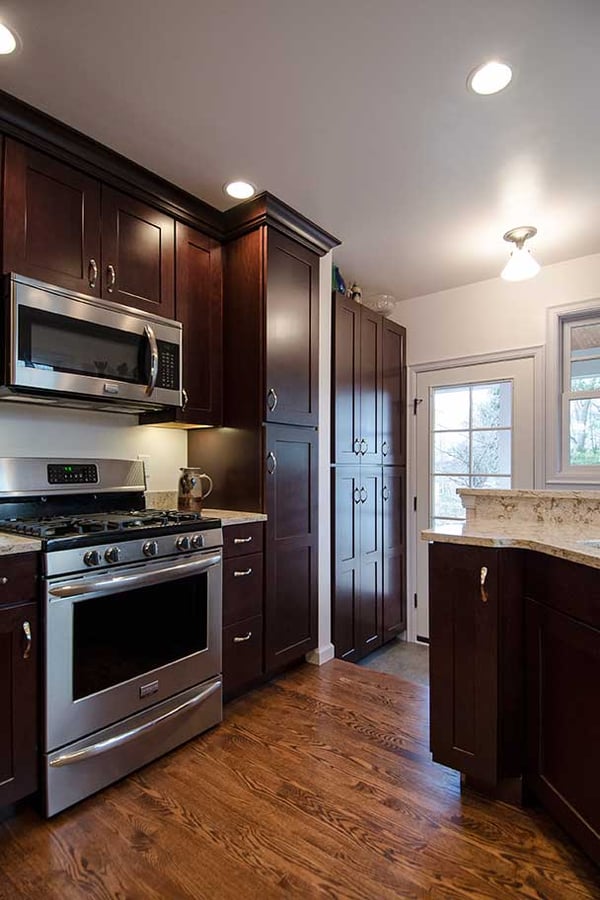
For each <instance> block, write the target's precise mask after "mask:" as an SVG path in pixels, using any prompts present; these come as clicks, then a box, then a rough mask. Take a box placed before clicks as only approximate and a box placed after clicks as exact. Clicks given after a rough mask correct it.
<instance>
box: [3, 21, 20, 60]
mask: <svg viewBox="0 0 600 900" xmlns="http://www.w3.org/2000/svg"><path fill="white" fill-rule="evenodd" d="M16 49H17V36H16V34H15V33H14V31H11V30H10V28H9V27H8V25H3V24H2V23H1V22H0V55H2V56H7V55H8V54H9V53H14V52H15V50H16Z"/></svg>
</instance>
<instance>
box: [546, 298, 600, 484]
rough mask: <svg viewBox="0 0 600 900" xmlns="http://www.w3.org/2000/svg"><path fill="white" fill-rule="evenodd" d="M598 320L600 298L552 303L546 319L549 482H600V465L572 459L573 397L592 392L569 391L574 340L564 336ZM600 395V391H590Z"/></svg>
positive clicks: (547, 457) (547, 461)
mask: <svg viewBox="0 0 600 900" xmlns="http://www.w3.org/2000/svg"><path fill="white" fill-rule="evenodd" d="M590 321H594V322H597V323H599V324H600V299H595V300H586V301H584V302H582V303H569V304H565V305H564V306H552V307H550V308H549V309H548V313H547V321H546V343H547V350H548V352H547V355H546V415H547V423H548V428H547V432H546V438H547V440H546V471H547V473H548V474H547V477H546V482H547V484H548V485H556V484H566V485H568V486H569V487H574V486H576V485H583V486H592V485H593V486H594V487H598V486H599V485H600V465H597V466H574V465H571V464H570V463H569V462H568V459H569V433H568V430H567V426H568V418H569V415H568V404H569V401H570V400H571V399H573V398H575V399H577V398H579V399H584V393H585V395H586V396H587V394H588V392H582V391H568V390H566V387H567V384H566V378H567V375H568V372H569V367H570V343H569V344H568V348H569V354H568V357H569V358H568V359H567V341H565V339H564V336H565V334H566V333H567V332H568V333H569V335H570V332H571V330H572V328H573V327H574V326H576V325H583V324H586V322H590ZM589 393H591V394H593V395H594V396H596V395H597V396H600V392H595V391H594V392H589Z"/></svg>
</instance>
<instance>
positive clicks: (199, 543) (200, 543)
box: [192, 534, 204, 550]
mask: <svg viewBox="0 0 600 900" xmlns="http://www.w3.org/2000/svg"><path fill="white" fill-rule="evenodd" d="M192 547H193V548H194V550H201V549H202V547H204V535H203V534H193V535H192Z"/></svg>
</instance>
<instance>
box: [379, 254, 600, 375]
mask: <svg viewBox="0 0 600 900" xmlns="http://www.w3.org/2000/svg"><path fill="white" fill-rule="evenodd" d="M599 297H600V253H599V254H594V255H593V256H583V257H580V258H579V259H571V260H568V261H567V262H562V263H557V264H556V265H553V266H545V267H543V268H542V270H541V271H540V273H539V275H538V276H537V277H536V278H533V279H532V280H531V281H522V282H518V283H510V282H506V281H502V279H501V278H494V279H492V280H490V281H480V282H478V283H476V284H468V285H464V286H463V287H458V288H453V289H452V290H448V291H441V292H440V293H437V294H427V295H425V296H422V297H415V298H413V299H411V300H405V301H403V302H402V303H399V304H398V306H397V307H396V310H395V312H394V315H393V316H392V318H393V319H394V320H395V321H396V322H399V323H400V324H402V325H405V326H406V329H407V361H408V365H409V366H410V365H417V364H421V363H426V362H436V361H439V360H444V359H453V358H458V357H463V356H475V355H478V354H482V353H494V352H498V351H502V350H513V349H517V348H520V347H533V346H536V345H540V344H544V343H545V340H546V310H547V308H548V307H549V306H559V305H562V304H566V303H576V302H578V301H582V300H593V299H596V298H599Z"/></svg>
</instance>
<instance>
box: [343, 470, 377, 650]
mask: <svg viewBox="0 0 600 900" xmlns="http://www.w3.org/2000/svg"><path fill="white" fill-rule="evenodd" d="M382 474H383V473H382V469H381V467H368V466H361V467H353V468H351V467H350V466H347V467H346V466H340V467H338V468H337V469H335V470H333V479H334V485H333V488H334V491H333V492H334V497H333V506H334V511H335V521H336V529H335V535H334V539H333V543H334V546H333V584H334V598H335V600H334V604H333V642H334V644H335V650H336V656H338V657H340V658H341V659H345V660H347V661H349V662H356V661H357V660H359V659H361V658H362V657H363V656H366V655H367V654H368V653H371V651H372V650H375V649H376V648H377V647H380V646H381V643H382V639H383V515H382V506H383V503H384V501H383V490H382Z"/></svg>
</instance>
